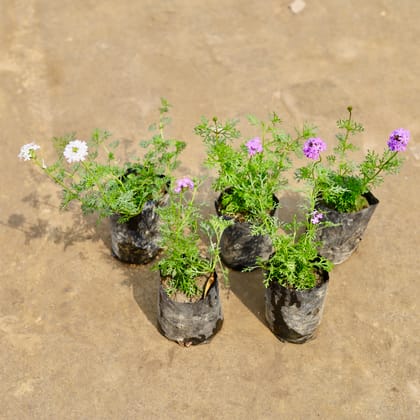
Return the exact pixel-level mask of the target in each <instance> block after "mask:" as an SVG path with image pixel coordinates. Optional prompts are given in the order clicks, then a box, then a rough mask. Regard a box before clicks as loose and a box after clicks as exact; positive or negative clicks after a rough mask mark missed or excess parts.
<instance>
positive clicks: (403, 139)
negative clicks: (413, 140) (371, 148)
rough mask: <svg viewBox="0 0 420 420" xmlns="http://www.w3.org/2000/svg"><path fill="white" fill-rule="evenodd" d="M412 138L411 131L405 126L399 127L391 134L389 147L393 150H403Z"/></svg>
mask: <svg viewBox="0 0 420 420" xmlns="http://www.w3.org/2000/svg"><path fill="white" fill-rule="evenodd" d="M409 140H410V132H409V131H408V130H406V129H404V128H397V129H396V130H394V131H393V132H392V133H391V135H390V136H389V140H388V147H389V150H391V151H392V152H403V151H404V150H405V149H406V147H407V143H408V141H409Z"/></svg>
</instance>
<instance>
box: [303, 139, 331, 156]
mask: <svg viewBox="0 0 420 420" xmlns="http://www.w3.org/2000/svg"><path fill="white" fill-rule="evenodd" d="M324 150H327V145H326V144H325V142H324V140H322V139H320V138H319V137H312V138H310V139H308V140H307V141H306V142H305V144H304V145H303V153H304V155H305V156H306V157H307V158H309V159H313V160H317V159H318V158H319V154H320V153H321V152H323V151H324Z"/></svg>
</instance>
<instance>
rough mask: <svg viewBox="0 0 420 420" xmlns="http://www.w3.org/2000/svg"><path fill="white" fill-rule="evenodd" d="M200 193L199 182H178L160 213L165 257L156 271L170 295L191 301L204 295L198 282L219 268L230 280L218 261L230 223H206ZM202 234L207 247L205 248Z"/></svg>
mask: <svg viewBox="0 0 420 420" xmlns="http://www.w3.org/2000/svg"><path fill="white" fill-rule="evenodd" d="M197 190H198V185H197V180H194V181H193V180H191V179H190V178H181V179H178V180H177V181H176V182H173V183H172V185H171V188H170V191H169V202H168V204H167V205H166V206H164V207H160V208H158V209H157V211H158V213H159V216H160V220H161V224H160V233H161V241H160V245H161V246H162V248H163V253H162V255H161V258H160V260H159V262H158V263H156V264H155V265H154V269H156V270H159V271H160V274H161V276H162V277H163V278H167V283H166V284H167V289H166V291H167V293H168V294H169V295H172V294H173V293H175V292H182V293H184V294H185V295H186V296H187V297H189V298H191V297H196V296H198V295H200V294H202V293H203V290H201V289H200V287H199V286H198V284H197V280H198V278H200V277H202V276H205V277H208V276H209V275H211V274H213V273H214V272H215V271H216V268H218V269H219V270H220V272H221V273H222V275H223V277H224V278H225V279H227V272H226V270H225V268H224V267H223V265H222V263H221V261H220V257H219V243H220V238H221V235H222V232H223V230H224V229H225V228H226V227H227V226H228V225H229V224H230V222H229V221H226V220H223V219H221V218H218V217H217V216H215V215H213V216H212V217H210V218H208V219H207V220H206V219H204V218H203V216H202V214H201V212H200V206H199V205H197V204H196V194H197ZM203 234H205V238H206V241H207V242H208V246H205V245H204V242H203V240H202V235H203Z"/></svg>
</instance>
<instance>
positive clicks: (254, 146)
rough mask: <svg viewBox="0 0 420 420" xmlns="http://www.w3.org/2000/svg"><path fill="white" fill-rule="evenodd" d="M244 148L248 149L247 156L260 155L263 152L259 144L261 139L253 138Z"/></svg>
mask: <svg viewBox="0 0 420 420" xmlns="http://www.w3.org/2000/svg"><path fill="white" fill-rule="evenodd" d="M246 147H247V149H248V154H249V156H254V155H255V154H256V153H261V152H262V151H263V147H262V144H261V139H260V138H259V137H255V138H253V139H252V140H250V141H249V142H248V143H247V144H246Z"/></svg>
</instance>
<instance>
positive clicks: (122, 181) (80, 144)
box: [18, 99, 185, 222]
mask: <svg viewBox="0 0 420 420" xmlns="http://www.w3.org/2000/svg"><path fill="white" fill-rule="evenodd" d="M169 108H170V104H169V103H168V102H167V101H166V100H165V99H162V100H161V106H160V108H159V115H160V116H159V121H158V123H157V124H155V125H153V126H151V127H150V129H151V130H153V131H155V134H154V135H153V137H152V138H151V139H150V140H145V141H141V142H140V143H139V146H140V147H141V148H142V149H143V152H142V155H143V156H140V157H134V158H133V159H132V160H131V161H129V162H125V163H122V164H120V163H119V162H118V160H117V158H116V154H115V151H116V149H117V148H118V145H119V142H118V141H112V140H111V138H110V137H111V135H110V133H109V132H107V131H103V130H98V129H96V130H94V132H93V134H92V136H91V138H90V140H89V141H87V142H86V141H82V140H78V139H76V138H75V135H74V134H70V135H66V136H63V137H55V138H54V139H53V144H54V147H55V149H56V151H57V154H58V159H57V160H56V162H54V163H53V164H47V163H46V162H45V161H44V159H43V158H42V157H41V156H40V155H39V153H38V150H39V149H40V146H39V145H37V144H35V143H29V144H26V145H24V146H23V147H22V148H21V151H20V153H19V155H18V156H19V158H20V159H23V160H31V161H32V162H33V163H35V164H36V165H37V166H38V167H39V168H41V170H42V171H43V172H44V173H45V174H46V175H47V176H48V177H49V178H51V179H52V180H53V181H54V182H55V183H57V184H58V185H60V186H61V187H62V189H63V197H62V206H63V208H66V207H67V206H68V205H69V203H70V202H72V201H74V200H77V201H79V202H80V203H81V207H82V210H83V212H84V213H93V212H96V213H97V214H98V216H99V217H100V218H102V217H105V216H110V215H113V214H116V215H119V217H120V218H119V221H120V222H125V221H127V220H129V219H131V218H132V217H134V216H136V215H138V214H140V213H141V211H142V209H143V206H144V204H145V203H146V202H147V201H150V200H153V201H159V200H160V199H161V198H162V195H163V194H164V193H165V192H166V189H167V183H168V180H169V176H170V174H171V172H172V171H173V170H174V169H175V168H176V167H177V166H178V163H179V162H178V157H179V154H180V153H181V151H182V150H183V149H184V148H185V142H183V141H180V140H174V139H166V138H165V137H164V128H165V126H166V125H167V124H168V123H169V118H168V113H169Z"/></svg>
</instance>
